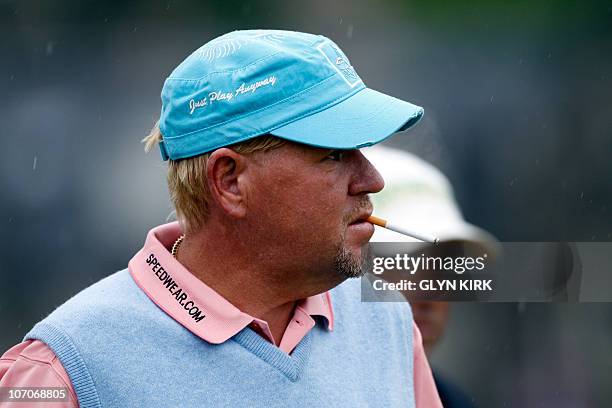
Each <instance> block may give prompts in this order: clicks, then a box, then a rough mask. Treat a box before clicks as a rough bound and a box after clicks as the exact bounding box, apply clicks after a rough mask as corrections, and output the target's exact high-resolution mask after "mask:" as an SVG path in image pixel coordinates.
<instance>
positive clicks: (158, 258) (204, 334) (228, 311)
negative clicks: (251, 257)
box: [128, 222, 334, 344]
mask: <svg viewBox="0 0 612 408" xmlns="http://www.w3.org/2000/svg"><path fill="white" fill-rule="evenodd" d="M181 234H182V231H181V228H180V226H179V223H178V222H172V223H169V224H164V225H160V226H158V227H155V228H153V229H152V230H150V231H149V233H148V234H147V238H146V241H145V244H144V246H143V248H142V249H141V250H140V251H138V252H137V253H136V255H134V257H133V258H132V259H131V260H130V262H129V264H128V269H129V271H130V274H131V275H132V278H133V279H134V281H135V282H136V284H137V285H138V286H139V287H140V289H142V291H143V292H144V293H145V294H146V295H147V296H148V297H149V298H150V299H151V300H152V301H153V302H154V303H155V304H156V305H157V306H158V307H159V308H160V309H162V310H163V311H164V312H165V313H166V314H168V315H169V316H170V317H172V318H173V319H174V320H176V321H177V322H179V323H180V324H182V325H183V326H184V327H185V328H187V329H188V330H189V331H191V332H192V333H194V334H195V335H196V336H198V337H200V338H202V339H204V340H206V341H208V342H209V343H214V344H219V343H223V342H224V341H226V340H228V339H229V338H231V337H233V336H234V335H235V334H236V333H238V332H240V331H241V330H242V329H244V328H245V327H246V326H248V325H249V324H250V323H251V322H253V321H255V322H258V323H262V322H263V321H262V320H259V319H257V318H254V317H253V316H250V315H249V314H247V313H244V312H242V311H241V310H240V309H238V308H237V307H235V306H234V305H232V304H231V303H230V302H229V301H228V300H226V299H225V298H224V297H223V296H221V295H220V294H219V293H217V292H216V291H215V290H214V289H212V288H211V287H209V286H207V285H206V284H205V283H204V282H202V281H201V280H199V279H198V278H196V277H195V276H194V275H193V274H192V273H191V272H189V271H188V270H187V269H186V268H185V267H184V266H183V265H182V264H181V263H180V262H178V261H177V260H176V259H175V258H174V256H172V254H171V253H170V251H169V250H168V248H170V247H172V244H173V243H174V242H175V241H176V240H177V239H178V237H179V236H180V235H181ZM297 307H299V308H300V309H301V310H302V311H303V312H305V313H307V314H308V315H311V316H314V315H319V316H323V317H325V319H326V321H327V328H328V329H329V330H332V329H333V324H334V314H333V309H332V304H331V297H330V294H329V292H325V293H322V294H319V295H314V296H310V297H308V298H306V299H302V300H301V301H299V302H298V303H297ZM263 323H265V322H263ZM266 325H267V324H266Z"/></svg>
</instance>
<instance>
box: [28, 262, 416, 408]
mask: <svg viewBox="0 0 612 408" xmlns="http://www.w3.org/2000/svg"><path fill="white" fill-rule="evenodd" d="M331 297H332V303H333V306H334V314H335V319H334V330H333V331H331V332H330V331H328V330H327V329H325V327H324V325H323V324H320V323H321V322H319V323H318V324H317V325H315V327H314V328H313V329H312V330H311V331H310V332H309V333H308V335H306V337H305V338H304V339H303V340H302V341H301V342H300V343H299V344H298V346H297V347H296V349H295V350H294V351H293V353H292V354H291V355H288V354H286V353H284V352H283V351H281V350H280V349H279V348H277V347H275V346H274V345H272V344H270V343H268V342H267V341H266V340H264V339H263V338H262V337H260V336H259V335H258V334H256V333H255V332H254V331H252V330H251V329H250V328H245V329H243V330H242V331H241V332H239V333H238V334H237V335H235V336H234V337H232V338H231V339H230V340H228V341H226V342H224V343H222V344H218V345H215V344H211V343H208V342H206V341H205V340H202V339H201V338H199V337H197V336H195V335H194V334H192V333H191V332H190V331H188V330H187V329H185V328H184V327H183V326H181V325H180V324H179V323H177V322H176V321H175V320H173V319H172V318H171V317H169V316H168V315H167V314H166V313H164V312H163V311H162V310H161V309H159V308H158V307H157V306H156V305H155V304H154V303H153V302H152V301H151V300H150V299H149V298H148V297H147V295H146V294H145V293H144V292H143V291H142V290H141V289H140V288H138V287H137V286H136V284H135V283H134V281H133V280H132V277H131V276H130V274H129V272H128V270H127V269H125V270H122V271H120V272H117V273H115V274H113V275H111V276H109V277H107V278H105V279H103V280H101V281H99V282H97V283H95V284H94V285H92V286H90V287H89V288H87V289H85V290H83V291H82V292H80V293H79V294H77V295H76V296H74V297H73V298H72V299H70V300H68V301H67V302H66V303H64V304H63V305H62V306H60V307H59V308H57V309H56V310H55V311H54V312H53V313H51V314H50V315H49V316H48V317H47V318H45V319H44V320H42V321H41V322H40V323H38V324H36V325H35V326H34V328H33V329H32V330H31V331H30V332H29V333H28V334H27V335H26V336H25V339H39V340H42V341H43V342H45V343H46V344H47V345H49V347H50V348H51V349H52V350H53V351H54V352H55V354H56V355H57V356H58V358H59V359H60V361H61V362H62V364H63V366H64V368H65V369H66V371H67V372H68V375H69V376H70V380H71V381H72V385H73V386H74V388H75V391H76V394H77V396H78V399H79V404H80V406H81V407H82V408H86V407H166V406H168V407H169V406H172V407H226V406H227V407H245V406H246V407H402V408H406V407H414V391H413V389H414V387H413V375H412V374H413V365H412V361H413V360H412V358H413V356H412V315H411V312H410V308H409V306H408V305H407V304H406V303H362V302H361V301H360V284H359V280H357V279H355V280H348V281H346V282H344V283H343V284H341V285H339V286H338V287H336V288H334V289H333V290H332V294H331Z"/></svg>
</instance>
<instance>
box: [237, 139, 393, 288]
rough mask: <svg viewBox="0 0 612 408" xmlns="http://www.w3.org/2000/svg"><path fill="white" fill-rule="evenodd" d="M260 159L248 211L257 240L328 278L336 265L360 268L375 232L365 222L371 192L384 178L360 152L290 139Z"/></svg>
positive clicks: (346, 272) (342, 270) (297, 266)
mask: <svg viewBox="0 0 612 408" xmlns="http://www.w3.org/2000/svg"><path fill="white" fill-rule="evenodd" d="M254 164H255V171H253V172H250V177H252V178H251V180H249V183H248V186H249V194H248V197H250V198H249V202H248V203H247V206H248V215H247V219H248V220H249V222H250V224H251V226H256V227H257V228H255V230H256V231H257V233H256V235H257V237H258V238H259V239H260V240H259V242H258V245H267V246H268V247H267V249H268V250H267V251H266V253H270V251H269V249H272V250H273V251H272V252H273V253H275V256H276V257H278V261H279V265H282V264H283V263H284V264H285V265H287V266H289V267H290V268H292V269H293V270H294V271H296V273H298V272H297V271H305V272H306V271H308V273H309V274H310V275H309V276H310V277H312V278H316V277H317V276H318V277H319V278H320V279H321V280H323V279H325V278H327V279H328V280H329V276H330V273H329V271H330V270H335V271H336V272H338V276H339V277H341V278H342V279H341V280H344V279H345V278H347V277H355V276H359V275H360V274H361V264H362V263H363V261H364V260H365V256H366V247H367V243H368V241H369V239H370V237H371V236H372V234H373V233H374V226H373V225H372V224H370V223H368V222H365V218H367V217H368V216H369V214H371V212H372V206H371V203H370V200H369V198H368V196H367V194H368V193H375V192H378V191H380V190H382V188H383V186H384V182H383V180H382V177H381V176H380V174H379V173H378V172H377V171H376V169H375V168H374V167H373V166H372V165H371V164H370V162H368V161H367V160H366V159H365V157H364V156H363V155H362V154H361V152H359V151H358V150H345V151H339V150H328V149H318V148H311V147H307V146H304V145H300V144H295V143H288V144H286V145H284V146H282V147H281V148H278V149H275V150H272V151H269V152H265V153H261V154H257V156H256V157H254ZM262 241H263V242H262ZM341 280H340V281H341Z"/></svg>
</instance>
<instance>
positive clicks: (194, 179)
mask: <svg viewBox="0 0 612 408" xmlns="http://www.w3.org/2000/svg"><path fill="white" fill-rule="evenodd" d="M162 139H163V135H162V134H161V131H160V130H159V121H158V122H157V123H156V124H155V126H154V127H153V129H151V132H150V133H149V134H148V135H147V136H146V137H145V138H144V139H142V143H144V144H145V147H144V148H145V152H147V153H148V152H149V151H150V150H151V149H152V148H154V147H155V146H157V145H158V144H159V142H160V141H161V140H162ZM285 143H286V142H285V141H284V140H283V139H279V138H277V137H274V136H272V135H269V134H266V135H262V136H259V137H256V138H254V139H250V140H247V141H245V142H241V143H237V144H234V145H231V146H228V147H229V148H231V149H232V150H234V151H235V152H236V153H239V154H250V153H255V152H260V151H269V150H272V149H276V148H278V147H280V146H282V145H283V144H285ZM210 153H211V152H208V153H204V154H200V155H198V156H194V157H189V158H186V159H178V160H168V175H167V181H168V190H169V192H170V200H171V201H172V204H173V206H174V208H175V210H176V217H177V219H178V221H179V223H180V224H181V227H182V229H183V232H184V233H186V234H189V233H191V232H194V231H196V230H198V229H199V228H201V227H202V226H203V225H204V223H205V222H206V219H207V218H208V216H209V214H210V200H211V196H210V191H209V189H208V184H207V183H206V163H207V161H208V157H209V156H210Z"/></svg>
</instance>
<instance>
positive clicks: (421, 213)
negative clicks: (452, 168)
mask: <svg viewBox="0 0 612 408" xmlns="http://www.w3.org/2000/svg"><path fill="white" fill-rule="evenodd" d="M364 155H365V156H366V157H367V158H368V160H369V161H371V162H372V164H373V165H374V166H375V167H376V168H377V170H378V171H379V172H380V174H381V175H382V177H383V179H384V180H385V188H384V190H382V191H381V192H380V193H377V194H374V195H372V202H373V204H374V207H375V208H376V212H377V214H378V215H380V216H381V217H383V218H385V219H388V220H392V221H393V222H394V223H395V224H399V225H403V226H405V227H406V228H410V229H412V230H415V231H421V232H424V233H427V234H429V235H432V236H435V237H438V238H439V239H440V242H439V244H438V245H434V244H429V243H422V244H419V245H416V247H418V248H419V249H418V251H419V253H421V251H426V252H427V255H428V256H436V257H438V256H439V257H448V256H450V257H456V256H465V255H466V254H475V255H476V254H478V255H482V253H483V252H484V253H488V254H489V256H495V255H496V254H497V253H498V252H499V248H498V244H497V240H496V239H495V238H494V237H493V236H492V235H491V234H489V233H488V232H486V231H484V230H482V229H481V228H478V227H476V226H474V225H472V224H469V223H468V222H466V221H465V220H464V219H463V216H462V215H461V210H460V209H459V206H458V204H457V202H456V200H455V198H454V193H453V188H452V186H451V184H450V182H449V180H448V179H447V178H446V177H445V176H444V175H443V174H442V172H441V171H440V170H438V169H437V168H436V167H434V166H433V165H431V164H429V163H427V162H426V161H424V160H422V159H420V158H418V157H416V156H415V155H413V154H410V153H408V152H405V151H402V150H399V149H394V148H390V147H386V146H380V145H379V146H374V147H371V148H367V149H364ZM371 241H372V242H415V243H416V242H419V241H417V240H413V239H411V238H408V237H406V236H404V235H401V234H398V233H396V232H394V231H391V230H389V229H383V228H377V229H376V231H375V232H374V235H373V236H372V240H371ZM415 251H416V249H415ZM404 295H406V296H407V293H404ZM410 304H411V305H412V313H413V315H414V320H415V322H416V324H417V326H418V327H419V329H420V332H421V335H422V340H423V346H424V347H425V351H426V353H427V354H428V355H430V354H431V352H432V350H433V349H434V347H435V345H436V343H438V341H439V340H440V338H441V337H442V335H443V334H444V330H445V328H446V325H447V323H448V319H449V309H450V304H449V302H446V301H411V302H410ZM433 375H434V379H435V382H436V387H437V389H438V393H439V394H440V399H441V400H442V405H443V406H444V407H445V408H473V407H474V405H473V403H472V402H471V399H470V398H469V397H468V396H467V395H466V394H465V393H464V392H463V391H462V390H461V389H460V388H459V387H458V386H457V385H455V384H454V383H453V382H451V381H449V380H446V379H444V378H443V377H442V376H441V375H440V374H439V373H438V372H437V371H436V370H435V367H433Z"/></svg>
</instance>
